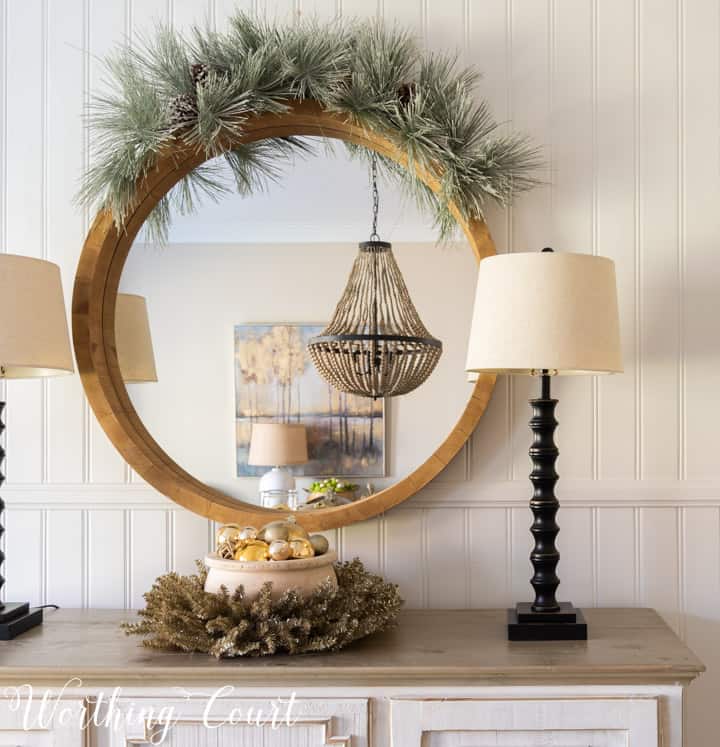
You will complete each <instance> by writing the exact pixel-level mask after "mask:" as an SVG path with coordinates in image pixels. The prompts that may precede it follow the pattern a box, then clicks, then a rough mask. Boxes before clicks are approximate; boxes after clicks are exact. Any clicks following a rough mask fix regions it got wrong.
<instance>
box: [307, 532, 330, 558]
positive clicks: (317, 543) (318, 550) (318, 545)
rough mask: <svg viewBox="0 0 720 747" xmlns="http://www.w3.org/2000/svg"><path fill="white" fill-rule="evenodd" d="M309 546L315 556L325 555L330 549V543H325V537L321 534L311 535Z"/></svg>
mask: <svg viewBox="0 0 720 747" xmlns="http://www.w3.org/2000/svg"><path fill="white" fill-rule="evenodd" d="M310 544H311V545H312V548H313V550H314V551H315V555H325V553H326V552H327V551H328V549H329V548H330V543H329V542H328V541H327V537H325V536H324V535H322V534H311V535H310Z"/></svg>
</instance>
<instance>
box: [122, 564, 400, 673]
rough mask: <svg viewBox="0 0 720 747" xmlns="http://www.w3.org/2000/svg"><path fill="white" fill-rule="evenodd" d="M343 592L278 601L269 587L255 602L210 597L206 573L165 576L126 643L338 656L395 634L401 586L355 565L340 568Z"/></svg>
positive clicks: (130, 626) (292, 595)
mask: <svg viewBox="0 0 720 747" xmlns="http://www.w3.org/2000/svg"><path fill="white" fill-rule="evenodd" d="M335 572H336V573H337V579H338V588H337V589H334V588H332V587H331V586H330V585H329V584H324V583H323V584H321V585H320V586H318V588H317V589H316V590H315V591H314V592H313V593H312V594H310V595H308V596H303V595H302V594H301V593H300V592H298V591H296V590H294V589H290V590H289V591H286V592H285V593H284V594H283V595H282V596H281V597H280V598H279V599H277V600H275V601H273V600H272V599H271V596H270V592H271V588H272V584H271V583H270V582H268V583H266V584H265V585H264V586H263V588H262V591H261V592H260V594H259V596H258V597H256V598H255V599H254V600H253V601H249V600H247V599H246V598H245V592H244V590H243V587H242V586H240V587H238V589H237V590H236V591H235V592H234V593H230V592H228V591H226V590H223V591H222V592H220V593H217V594H213V593H209V592H206V591H205V588H204V587H205V578H206V576H207V571H206V569H205V567H204V566H203V565H202V563H200V562H198V573H197V574H196V575H194V576H180V575H179V574H177V573H168V574H166V575H165V576H160V577H159V578H158V579H157V580H156V581H155V583H154V584H153V587H152V589H150V591H148V592H147V593H146V594H145V602H146V606H145V609H142V610H140V611H139V612H138V615H139V616H140V617H141V618H142V620H141V621H140V622H135V623H124V624H123V628H124V629H125V632H126V633H127V634H128V635H141V636H144V637H145V639H144V640H143V645H145V646H148V647H149V648H156V649H166V650H167V649H169V650H174V651H186V652H191V651H198V652H201V653H205V654H210V655H212V656H215V657H217V658H223V657H228V658H231V657H235V656H268V655H270V654H276V653H288V654H305V653H311V652H313V651H337V650H339V649H341V648H344V647H345V646H347V645H348V644H350V643H352V642H353V641H356V640H358V639H359V638H364V637H365V636H367V635H370V634H371V633H376V632H378V631H381V630H385V629H387V628H389V627H392V626H393V625H394V624H395V621H396V618H397V614H398V612H399V610H400V607H401V606H402V604H403V600H402V599H401V598H400V594H399V593H398V588H397V585H396V584H390V583H387V582H386V581H384V580H383V578H382V577H380V576H377V575H375V574H373V573H369V572H368V571H366V570H365V568H364V567H363V564H362V563H361V562H360V561H359V560H358V559H357V558H355V560H353V561H350V562H347V563H336V564H335Z"/></svg>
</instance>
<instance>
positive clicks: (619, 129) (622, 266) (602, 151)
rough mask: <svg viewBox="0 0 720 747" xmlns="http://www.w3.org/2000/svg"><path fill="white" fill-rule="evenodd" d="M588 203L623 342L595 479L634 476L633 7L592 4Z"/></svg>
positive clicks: (600, 388) (601, 388)
mask: <svg viewBox="0 0 720 747" xmlns="http://www.w3.org/2000/svg"><path fill="white" fill-rule="evenodd" d="M594 38H595V44H596V50H597V59H596V65H595V78H596V85H597V88H596V101H595V116H596V123H595V159H594V173H595V199H596V207H595V210H596V229H597V237H596V238H597V241H596V246H597V251H598V253H599V254H602V255H604V256H606V257H610V258H611V259H613V260H614V261H615V263H616V274H617V286H618V304H619V308H620V326H621V330H622V342H623V363H624V367H625V373H624V374H623V375H622V376H602V377H600V378H599V379H598V382H597V397H598V402H597V422H596V423H595V424H594V428H595V431H596V433H597V443H598V454H597V458H598V464H597V470H598V474H597V477H599V478H601V479H602V478H606V479H607V478H611V479H615V478H625V479H628V478H634V477H636V475H637V474H638V469H639V460H638V458H637V457H638V443H639V434H640V421H639V403H640V397H639V394H638V393H639V375H640V369H639V365H638V356H637V351H638V348H637V346H636V340H637V334H638V319H639V315H638V313H637V312H638V306H637V304H636V300H637V288H636V282H637V281H638V279H639V274H638V273H637V270H636V266H637V263H638V259H639V255H638V252H639V247H638V238H639V236H638V232H639V194H638V190H637V187H638V184H639V182H638V176H639V174H638V170H637V168H636V166H637V164H636V158H637V155H638V146H639V131H638V129H637V124H638V123H637V121H636V120H637V116H636V109H637V106H638V103H639V102H638V100H637V95H636V94H637V91H636V84H637V81H636V73H637V70H636V59H635V53H636V46H635V14H634V5H633V3H631V2H628V0H603V2H602V3H599V2H598V3H597V4H596V15H595V32H594Z"/></svg>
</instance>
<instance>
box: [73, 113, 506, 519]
mask: <svg viewBox="0 0 720 747" xmlns="http://www.w3.org/2000/svg"><path fill="white" fill-rule="evenodd" d="M290 136H310V137H323V138H333V139H337V140H342V141H345V142H349V143H354V144H357V145H361V146H364V147H366V148H369V149H372V150H375V151H376V152H378V153H380V154H382V155H383V156H386V157H389V158H391V159H393V160H395V161H396V162H398V163H399V164H400V165H401V166H404V167H407V166H408V164H407V162H406V160H405V157H404V155H403V154H402V153H401V152H400V151H399V150H398V149H397V148H396V147H395V146H394V145H393V144H392V142H391V141H390V140H389V139H388V138H385V137H383V136H382V135H381V134H379V133H377V132H373V131H369V130H367V129H364V128H361V127H359V126H356V125H354V124H352V123H350V122H349V121H348V120H346V119H345V118H344V117H343V116H341V115H338V114H335V113H331V112H327V111H324V110H323V109H322V108H321V107H319V106H318V105H317V104H315V103H314V102H308V101H305V102H299V103H295V104H293V105H291V106H290V107H289V110H288V111H286V112H285V113H283V114H265V115H261V116H256V117H253V118H251V119H249V120H248V121H247V122H246V123H245V125H244V132H243V134H242V136H241V137H239V138H238V139H236V140H234V141H228V142H227V143H226V147H227V148H228V149H229V148H231V147H233V146H237V145H239V144H240V143H248V142H253V141H259V140H263V139H265V138H278V137H290ZM205 160H206V155H205V153H204V152H201V151H199V150H198V149H197V148H190V147H187V146H184V145H177V146H175V147H172V148H168V149H166V150H165V151H164V152H163V153H162V154H161V155H160V156H159V157H158V159H157V162H156V165H155V167H154V168H153V169H152V170H150V171H149V173H148V174H147V175H146V176H145V177H144V178H143V179H142V180H141V181H140V182H139V183H138V184H137V187H136V195H135V201H134V207H133V209H132V210H131V211H130V213H129V215H128V216H127V220H126V224H125V228H124V230H118V229H117V227H116V225H115V223H114V221H113V218H112V215H111V214H110V212H109V211H107V210H103V211H101V212H100V213H99V214H98V215H97V217H96V219H95V221H94V223H93V225H92V227H91V229H90V232H89V234H88V236H87V239H86V241H85V245H84V247H83V251H82V254H81V257H80V263H79V266H78V270H77V275H76V278H75V290H74V294H73V308H72V316H73V338H74V344H75V352H76V356H77V362H78V367H79V370H80V374H81V377H82V382H83V386H84V388H85V392H86V394H87V397H88V400H89V402H90V404H91V406H92V408H93V410H94V412H95V414H96V416H97V418H98V420H99V422H100V424H101V426H102V427H103V429H104V430H105V432H106V433H107V435H108V437H109V438H110V440H111V441H112V443H113V444H114V445H115V447H116V448H117V449H118V451H119V452H120V453H121V454H122V456H123V457H124V459H125V460H126V461H127V463H128V464H129V465H130V466H131V467H132V468H133V469H134V470H135V471H136V472H137V473H138V474H139V475H140V476H141V477H142V478H143V479H145V480H146V481H147V482H148V483H149V484H150V485H152V486H153V487H154V488H156V489H157V490H158V491H159V492H161V493H162V494H164V495H166V496H167V497H169V498H171V499H172V500H173V501H175V502H177V503H178V504H180V505H182V506H184V507H185V508H188V509H190V510H191V511H194V512H195V513H198V514H200V515H202V516H205V517H208V518H211V519H214V520H216V521H219V522H231V521H232V522H237V523H240V524H247V525H261V524H264V523H266V522H267V521H268V520H270V519H271V518H272V517H273V516H277V512H276V511H273V510H271V509H263V508H261V507H259V506H257V505H253V504H251V503H247V502H243V501H239V500H238V499H236V498H234V497H232V496H231V495H228V494H227V492H224V491H222V490H218V489H216V488H214V487H211V486H210V485H208V484H206V483H204V482H202V481H201V480H199V479H197V478H196V477H193V476H192V475H191V474H190V473H189V472H188V471H186V470H185V469H183V468H182V467H181V466H180V465H179V464H177V463H176V462H175V461H174V460H173V459H172V458H171V457H170V455H169V454H168V453H167V452H166V450H164V449H163V448H162V447H161V446H160V444H159V443H158V441H157V440H156V439H155V438H154V437H153V436H152V435H151V433H150V431H149V429H148V428H147V427H146V425H145V424H144V422H143V420H142V419H141V417H140V416H139V415H138V412H137V410H136V407H135V406H134V404H133V401H132V399H131V397H130V396H129V395H128V391H127V389H126V386H125V383H124V381H123V376H122V375H121V372H120V366H119V362H118V357H117V352H116V338H115V334H116V303H117V296H118V288H119V284H120V278H121V275H122V272H123V268H124V267H125V265H126V261H127V259H128V254H129V252H130V249H131V247H132V245H133V242H134V240H135V237H136V236H137V234H138V231H139V230H140V229H141V227H142V225H143V223H144V222H145V220H146V219H147V217H148V215H149V214H150V213H151V212H152V210H153V208H155V206H156V205H157V204H158V202H159V201H160V200H161V199H162V198H163V196H164V195H166V194H167V193H168V192H169V191H170V190H171V189H172V187H173V186H174V185H175V184H176V183H177V182H178V181H179V180H180V179H182V178H183V177H184V176H185V175H186V174H188V173H189V172H190V171H191V170H193V169H195V168H196V167H198V166H199V165H201V164H202V163H203V162H204V161H205ZM413 167H414V166H413ZM416 170H417V173H418V175H419V176H420V178H421V179H422V180H423V181H424V182H425V183H426V184H427V185H428V186H429V187H430V189H432V190H433V191H438V190H439V189H440V185H439V183H438V180H437V177H436V175H433V174H430V173H427V172H425V171H423V170H421V169H419V168H417V169H416ZM451 208H452V206H451ZM453 213H454V214H455V215H456V219H457V221H458V224H459V225H460V227H461V228H462V230H463V232H464V234H465V236H466V238H467V240H468V242H469V244H470V246H471V248H472V250H473V253H474V255H475V257H476V259H477V261H480V259H482V258H483V257H486V256H488V255H490V254H494V252H495V248H494V245H493V242H492V239H491V237H490V234H489V232H488V229H487V226H486V225H485V223H483V222H482V221H474V220H473V221H464V220H462V219H461V218H460V216H459V213H458V212H457V211H453ZM494 382H495V377H494V376H489V375H484V376H481V377H480V378H479V379H478V381H477V382H476V384H475V385H474V388H473V390H472V393H471V395H470V397H469V399H468V401H467V404H466V405H465V407H464V410H463V412H462V414H461V415H460V418H459V420H458V421H457V423H456V424H455V426H454V427H453V428H452V430H451V431H450V433H449V434H448V435H447V436H446V437H445V438H444V439H443V440H442V441H441V443H439V445H438V446H437V447H436V448H435V450H434V451H433V453H431V454H430V455H429V456H428V457H427V458H426V459H425V460H424V461H423V462H422V463H421V464H420V465H419V466H417V467H416V468H414V469H413V470H412V471H411V472H409V474H407V475H405V476H403V477H401V478H400V479H399V480H398V481H396V482H395V483H393V484H391V485H389V486H387V487H385V488H383V489H381V490H379V491H378V492H375V493H374V494H372V495H369V496H367V497H364V498H360V499H358V500H356V501H354V502H352V503H349V504H348V505H344V506H336V507H331V508H324V509H317V510H312V511H303V512H298V513H297V517H298V521H299V522H300V523H301V524H302V525H303V526H305V527H306V528H307V529H308V530H320V529H329V528H333V527H338V526H344V525H347V524H351V523H353V522H356V521H360V520H362V519H367V518H369V517H371V516H374V515H376V514H379V513H382V512H383V511H386V510H387V509H389V508H391V507H392V506H395V505H397V504H398V503H400V502H401V501H404V500H405V499H406V498H408V497H410V496H411V495H413V494H414V493H416V492H417V491H418V490H420V489H421V488H422V487H423V486H425V485H426V484H427V483H428V482H430V481H431V480H432V479H433V478H434V477H435V476H437V475H438V474H439V473H440V472H441V471H442V470H443V469H444V468H445V467H446V466H447V465H448V464H449V462H450V461H451V460H452V459H453V457H454V456H455V455H456V454H457V453H458V452H459V451H460V449H461V448H462V447H463V445H464V443H465V442H466V441H467V439H468V437H469V436H470V434H471V433H472V431H473V429H474V428H475V426H476V425H477V423H478V421H479V419H480V417H481V416H482V414H483V412H484V411H485V408H486V406H487V403H488V400H489V398H490V395H491V393H492V389H493V386H494Z"/></svg>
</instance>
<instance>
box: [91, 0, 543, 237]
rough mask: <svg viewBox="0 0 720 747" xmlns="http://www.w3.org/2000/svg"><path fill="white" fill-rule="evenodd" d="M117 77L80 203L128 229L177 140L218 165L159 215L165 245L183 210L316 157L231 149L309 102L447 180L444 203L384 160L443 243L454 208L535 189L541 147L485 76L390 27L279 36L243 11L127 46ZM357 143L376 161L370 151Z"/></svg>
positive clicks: (100, 108) (99, 117)
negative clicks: (138, 197) (219, 24)
mask: <svg viewBox="0 0 720 747" xmlns="http://www.w3.org/2000/svg"><path fill="white" fill-rule="evenodd" d="M106 67H107V75H106V80H105V84H106V85H105V88H106V90H107V91H108V93H106V94H104V95H102V96H97V97H96V98H95V99H94V100H93V102H92V107H91V112H90V125H91V133H92V157H91V164H92V165H91V167H90V168H89V170H88V171H87V173H86V174H85V177H84V181H83V185H82V188H81V190H80V193H79V201H80V202H81V203H82V204H85V205H91V206H98V207H99V206H105V207H108V208H109V209H110V210H111V211H112V213H113V216H114V218H115V221H116V223H117V224H118V226H120V227H122V226H123V224H124V221H125V218H126V216H127V215H128V212H129V211H130V209H131V207H132V204H133V198H134V192H135V184H136V182H137V180H138V179H139V178H140V177H142V176H143V175H144V174H146V173H147V172H148V171H150V170H151V169H152V168H153V167H154V165H155V163H156V159H157V156H158V153H159V152H160V150H161V149H162V148H164V147H166V146H167V145H168V144H170V143H172V142H179V143H181V144H183V145H190V146H194V147H197V148H198V149H200V151H201V152H203V153H204V154H205V155H206V156H207V157H208V158H213V157H217V158H215V159H214V160H210V161H208V162H206V163H205V164H204V165H203V166H201V167H199V168H197V169H195V170H194V171H193V172H191V173H190V174H189V175H188V176H187V177H186V178H185V179H184V180H182V181H181V182H180V183H179V184H178V185H176V187H175V188H174V189H173V190H172V191H171V193H170V194H169V195H167V196H166V197H165V198H164V199H163V200H162V201H161V202H160V204H159V205H158V206H157V208H156V210H155V211H154V213H153V214H152V216H151V218H150V220H149V228H150V230H151V231H152V232H153V233H154V235H155V237H158V238H163V237H164V236H165V235H166V232H167V228H168V225H169V222H170V219H171V215H172V211H173V209H177V210H179V211H181V212H183V213H186V212H190V211H192V210H193V209H194V208H195V206H196V205H197V203H198V199H199V198H202V197H209V198H210V199H214V200H217V199H218V198H219V197H221V196H222V195H223V194H225V193H227V192H228V191H231V190H237V191H239V192H240V193H241V194H249V193H252V192H253V191H256V190H259V189H263V188H265V187H266V185H267V184H268V182H269V181H272V180H274V179H277V178H278V176H279V175H280V174H281V170H282V166H283V162H288V161H290V160H291V159H292V158H293V156H294V155H295V154H298V153H299V154H307V153H308V151H309V150H310V146H309V145H308V142H309V141H308V139H297V138H281V139H271V140H264V141H260V142H257V143H250V144H246V145H242V146H241V147H238V148H236V149H234V150H232V151H229V152H227V151H225V150H224V147H223V145H222V143H223V142H226V141H227V137H228V136H237V135H240V134H242V132H243V127H244V125H245V122H246V121H247V119H248V118H249V117H252V116H253V115H258V114H263V113H267V112H277V113H281V112H283V111H284V110H286V109H287V106H288V102H292V101H297V100H301V99H314V100H316V101H317V102H319V103H320V104H321V105H322V106H323V107H324V108H326V109H328V110H331V111H335V112H340V113H342V114H345V115H347V117H348V118H349V119H350V120H352V121H353V122H354V123H357V124H359V125H361V126H364V127H367V128H369V129H370V130H375V131H379V132H382V133H383V134H385V135H386V136H387V137H388V138H389V139H390V140H391V141H393V142H394V143H395V144H396V145H397V146H399V148H401V149H402V151H403V152H404V153H406V154H407V156H408V159H409V162H410V163H415V164H418V165H419V166H421V167H423V168H425V169H431V170H432V171H434V172H435V173H437V174H439V175H440V180H441V185H442V190H441V193H440V194H439V195H438V196H436V195H434V194H433V193H432V192H431V191H430V190H428V188H427V187H425V185H424V184H423V183H422V182H420V180H419V179H417V178H416V175H415V173H414V172H413V169H410V170H406V169H403V168H400V167H399V166H397V165H396V164H395V163H394V162H391V161H389V160H388V159H381V167H382V168H383V169H384V171H385V173H386V175H389V176H391V177H393V178H394V180H396V181H397V182H398V183H399V185H400V186H401V187H402V188H403V189H404V190H405V191H406V192H407V193H408V194H409V195H411V196H412V197H413V198H414V199H415V200H417V201H418V202H419V203H420V204H421V205H422V206H423V207H427V208H430V209H431V210H432V213H433V215H434V217H435V220H436V223H437V225H438V227H439V229H440V234H441V236H447V235H449V233H450V232H451V231H452V230H453V227H454V219H453V218H452V216H451V214H450V212H449V210H448V203H449V202H450V201H452V202H454V203H455V204H456V205H457V206H458V208H459V210H460V212H461V214H462V215H463V217H465V218H470V217H482V215H483V207H484V206H485V205H486V203H487V202H488V201H489V200H492V201H496V202H498V203H500V204H501V205H505V204H507V203H508V202H509V201H510V200H511V198H512V197H513V195H514V194H516V193H518V192H520V191H523V190H526V189H529V188H530V187H532V186H533V185H534V184H535V183H536V177H535V174H536V171H537V168H538V167H539V166H540V159H539V155H538V151H537V149H536V148H535V147H534V146H533V145H532V144H531V143H530V142H529V141H528V140H527V139H526V138H525V137H522V136H520V135H517V134H512V133H511V134H507V133H506V132H505V128H504V127H501V126H499V125H498V123H497V122H496V120H495V119H494V118H493V116H492V115H491V113H490V111H489V109H488V106H487V104H486V102H484V101H483V100H482V99H481V98H480V97H479V95H478V91H477V83H478V78H479V74H478V73H477V72H475V71H474V70H472V69H468V68H463V67H461V66H459V65H458V64H457V61H456V59H455V57H453V56H448V55H438V54H431V53H428V52H425V51H423V50H421V49H420V48H419V46H418V44H417V42H416V40H415V39H414V38H413V37H412V36H411V35H410V34H408V33H407V32H406V31H404V30H402V29H399V28H396V27H387V26H383V25H382V24H380V23H379V22H340V21H336V22H330V23H320V22H318V21H315V20H304V21H301V22H298V23H296V24H293V25H288V26H275V25H271V24H268V23H267V22H265V21H261V20H258V19H255V18H252V17H250V16H248V15H245V14H243V13H239V14H238V15H236V16H235V17H233V18H232V19H231V20H230V21H229V23H228V27H227V29H226V30H225V31H224V32H217V31H214V30H211V29H208V28H201V27H196V28H194V29H192V30H191V32H189V34H188V35H187V36H184V35H181V34H180V33H179V32H177V31H175V30H172V29H170V28H165V27H159V28H158V29H157V30H156V32H155V34H154V35H153V36H149V37H147V38H145V39H141V40H139V41H138V43H136V44H135V45H134V46H133V47H132V48H130V47H127V46H124V47H121V48H118V49H117V50H116V51H115V52H114V53H113V54H112V55H111V56H110V57H109V58H108V59H107V60H106ZM348 147H349V150H350V152H351V153H352V154H353V155H356V156H358V157H365V156H367V151H366V149H364V148H359V147H353V146H348ZM223 162H224V163H223Z"/></svg>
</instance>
